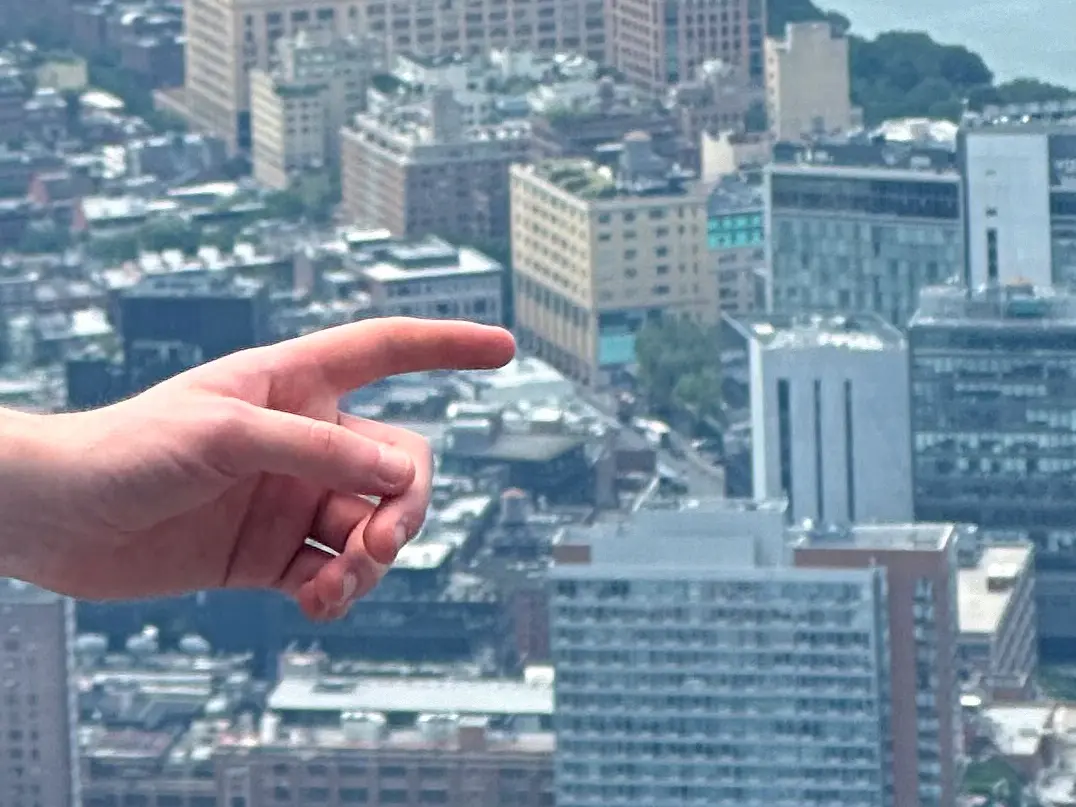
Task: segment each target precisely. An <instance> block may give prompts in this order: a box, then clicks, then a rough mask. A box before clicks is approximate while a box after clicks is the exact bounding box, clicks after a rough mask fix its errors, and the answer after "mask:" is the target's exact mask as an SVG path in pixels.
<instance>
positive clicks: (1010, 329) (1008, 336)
mask: <svg viewBox="0 0 1076 807" xmlns="http://www.w3.org/2000/svg"><path fill="white" fill-rule="evenodd" d="M908 338H909V346H910V364H911V385H912V435H913V437H912V440H913V453H914V461H913V464H914V473H915V483H914V495H915V516H916V518H917V519H919V520H925V521H935V520H952V521H964V522H969V523H975V524H978V525H980V527H981V528H982V529H983V530H984V532H985V533H986V534H987V535H990V534H993V535H995V536H996V537H999V538H1010V539H1030V540H1032V541H1034V543H1035V544H1036V546H1037V548H1038V550H1039V555H1040V558H1041V557H1043V556H1050V555H1055V556H1056V555H1065V556H1069V557H1071V558H1073V562H1074V563H1076V297H1074V296H1071V295H1068V294H1060V293H1053V292H1049V291H1044V290H1036V289H1033V288H1031V287H1026V286H1009V287H997V288H993V289H986V290H981V291H977V292H970V293H969V292H967V291H964V290H960V289H956V288H948V287H946V288H939V289H931V290H929V291H928V292H927V293H926V294H924V297H923V305H922V307H921V308H920V310H919V311H918V312H917V314H916V315H915V317H914V318H913V320H912V322H911V325H910V328H909V335H908Z"/></svg>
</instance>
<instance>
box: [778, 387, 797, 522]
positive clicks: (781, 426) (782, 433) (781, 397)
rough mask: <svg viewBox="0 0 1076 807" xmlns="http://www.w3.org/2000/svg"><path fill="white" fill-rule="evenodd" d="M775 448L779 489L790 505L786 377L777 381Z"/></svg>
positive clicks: (789, 417)
mask: <svg viewBox="0 0 1076 807" xmlns="http://www.w3.org/2000/svg"><path fill="white" fill-rule="evenodd" d="M777 450H778V456H779V459H780V466H781V467H780V471H781V490H782V491H783V492H784V494H785V498H786V499H787V500H788V509H789V511H790V512H793V513H794V512H795V510H794V509H793V506H792V395H791V391H790V389H789V383H788V379H787V378H781V379H778V381H777Z"/></svg>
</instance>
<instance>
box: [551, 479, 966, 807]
mask: <svg viewBox="0 0 1076 807" xmlns="http://www.w3.org/2000/svg"><path fill="white" fill-rule="evenodd" d="M785 519H786V512H785V506H784V503H783V502H750V501H734V500H715V501H694V502H691V503H690V504H689V505H687V506H686V507H685V508H684V509H681V510H672V511H668V510H660V511H647V510H642V511H640V512H638V513H637V514H636V515H635V516H634V518H633V519H632V520H631V521H629V522H626V523H623V524H619V525H614V524H608V523H606V524H599V525H596V526H593V527H590V528H569V530H568V531H567V532H566V533H565V534H564V535H563V536H562V537H561V538H560V540H559V541H558V543H557V544H556V545H555V546H554V559H555V564H554V567H553V569H552V570H551V575H552V580H551V590H552V594H551V597H552V630H553V634H552V652H553V659H554V664H555V667H556V671H557V675H556V715H555V728H556V733H557V756H556V782H557V794H556V803H557V805H558V807H584V805H590V804H602V805H603V807H630V806H631V805H638V804H646V805H648V807H673V805H677V807H678V806H679V805H683V804H688V803H698V804H745V805H746V804H760V805H761V804H765V805H768V807H804V806H805V805H826V807H838V805H859V806H862V807H867V806H868V805H870V806H871V807H874V806H875V805H877V807H882V806H883V805H891V804H900V805H919V804H926V803H928V802H925V801H924V802H920V801H917V800H915V799H914V792H915V790H914V788H915V781H916V779H915V771H914V770H913V771H912V772H911V774H910V776H911V779H910V787H911V789H912V794H913V799H912V800H903V801H901V800H896V801H894V800H893V799H892V796H891V795H890V793H891V792H892V791H891V790H890V788H893V789H895V790H896V792H898V793H901V794H905V793H906V792H907V791H908V787H909V782H908V781H904V782H899V783H897V782H893V781H891V778H890V777H891V775H892V770H891V767H890V764H889V762H888V759H887V755H888V747H889V742H888V741H889V738H890V725H891V724H892V723H894V722H895V720H896V718H895V716H894V715H895V714H896V713H899V712H900V711H901V710H904V712H905V713H908V712H909V711H911V710H908V707H907V703H908V701H902V700H899V699H898V698H897V692H896V691H892V692H891V689H890V682H889V674H890V663H889V660H890V648H891V647H893V639H892V638H891V632H892V629H891V626H890V624H889V622H888V620H887V619H886V616H887V614H888V613H889V610H888V609H889V607H890V601H889V596H888V592H887V589H886V576H887V575H886V568H885V567H884V566H881V565H880V566H875V567H871V566H870V565H868V564H863V566H862V567H861V568H845V569H827V568H795V567H793V566H792V565H791V563H790V562H789V559H788V550H787V547H786V535H785ZM897 641H899V642H903V638H901V639H898V640H897ZM895 649H896V648H895V647H894V650H895ZM894 656H895V654H894ZM901 663H902V664H905V663H909V664H913V665H914V659H907V658H904V659H902V660H901ZM930 672H933V670H930ZM911 702H913V703H914V695H913V698H912V701H911ZM911 714H912V715H913V716H914V711H911ZM913 750H914V749H913ZM898 770H899V769H898ZM900 773H902V774H903V775H905V776H908V775H909V774H908V772H905V771H901V772H900ZM934 803H939V804H945V803H948V804H951V803H952V801H949V802H934Z"/></svg>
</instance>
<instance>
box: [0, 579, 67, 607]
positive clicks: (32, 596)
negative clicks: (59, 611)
mask: <svg viewBox="0 0 1076 807" xmlns="http://www.w3.org/2000/svg"><path fill="white" fill-rule="evenodd" d="M62 599H63V597H61V596H60V595H59V594H53V593H52V592H51V591H46V590H45V589H43V588H38V587H37V586H32V585H30V584H29V583H24V582H23V581H21V580H15V579H13V578H10V577H0V603H3V604H5V605H18V604H27V605H43V604H50V603H57V602H60V601H61V600H62Z"/></svg>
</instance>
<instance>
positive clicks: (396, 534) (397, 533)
mask: <svg viewBox="0 0 1076 807" xmlns="http://www.w3.org/2000/svg"><path fill="white" fill-rule="evenodd" d="M410 537H411V535H410V531H409V530H408V529H407V524H405V523H404V522H402V521H401V522H399V523H398V524H397V525H396V529H395V530H393V531H392V540H393V541H395V542H396V549H397V550H400V549H403V548H404V544H406V543H407V541H408V539H409V538H410Z"/></svg>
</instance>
